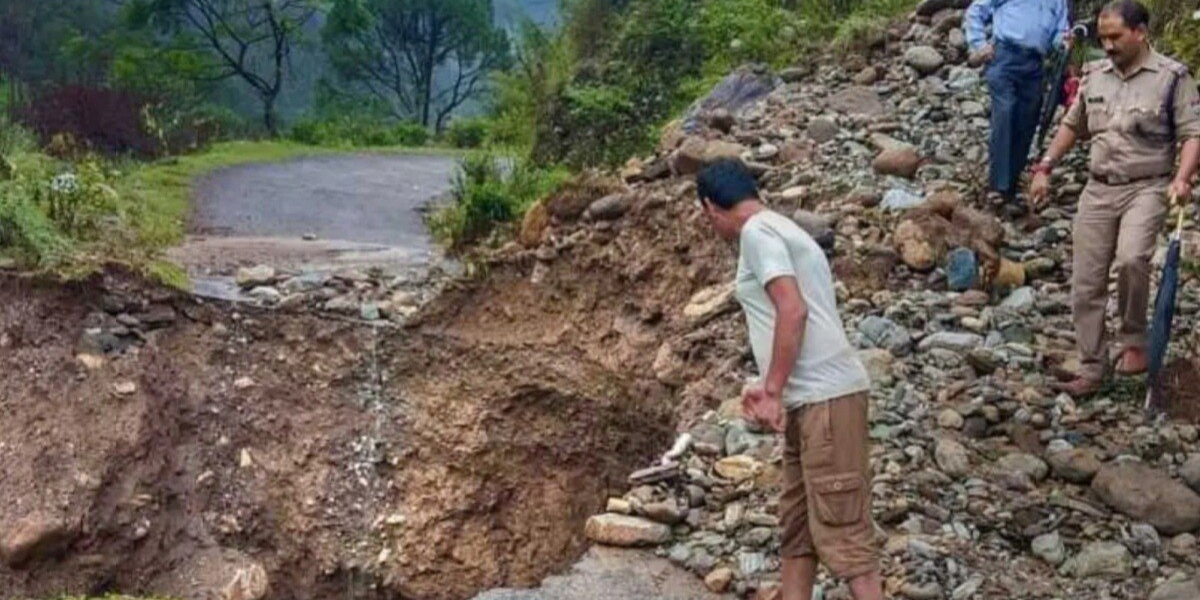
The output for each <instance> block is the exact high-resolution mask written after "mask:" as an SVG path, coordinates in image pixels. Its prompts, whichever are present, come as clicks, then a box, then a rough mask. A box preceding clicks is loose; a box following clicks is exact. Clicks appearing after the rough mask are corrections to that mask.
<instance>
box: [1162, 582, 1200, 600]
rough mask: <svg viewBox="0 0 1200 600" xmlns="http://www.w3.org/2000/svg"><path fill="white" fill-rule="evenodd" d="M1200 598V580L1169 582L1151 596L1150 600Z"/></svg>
mask: <svg viewBox="0 0 1200 600" xmlns="http://www.w3.org/2000/svg"><path fill="white" fill-rule="evenodd" d="M1197 598H1200V579H1184V580H1181V581H1168V582H1166V583H1164V584H1162V585H1160V586H1158V588H1156V589H1155V590H1154V593H1152V594H1150V600H1196V599H1197Z"/></svg>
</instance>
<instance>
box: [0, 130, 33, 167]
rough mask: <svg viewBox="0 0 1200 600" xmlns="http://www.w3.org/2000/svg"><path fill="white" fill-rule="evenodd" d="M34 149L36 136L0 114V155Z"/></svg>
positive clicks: (6, 155) (10, 154)
mask: <svg viewBox="0 0 1200 600" xmlns="http://www.w3.org/2000/svg"><path fill="white" fill-rule="evenodd" d="M36 149H37V138H36V137H35V136H34V135H33V133H32V132H30V131H29V130H28V129H25V128H24V127H22V126H21V125H19V124H17V123H13V122H11V121H9V120H8V119H7V118H5V117H4V116H3V115H0V156H3V157H12V156H13V155H16V154H24V153H27V152H33V151H34V150H36ZM0 179H3V177H0Z"/></svg>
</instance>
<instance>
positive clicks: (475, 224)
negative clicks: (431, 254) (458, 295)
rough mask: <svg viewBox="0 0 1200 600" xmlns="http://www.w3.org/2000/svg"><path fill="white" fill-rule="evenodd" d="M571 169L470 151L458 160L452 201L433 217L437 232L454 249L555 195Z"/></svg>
mask: <svg viewBox="0 0 1200 600" xmlns="http://www.w3.org/2000/svg"><path fill="white" fill-rule="evenodd" d="M567 177H568V173H567V172H566V171H565V170H563V169H559V168H540V167H537V166H534V165H533V164H532V163H530V162H529V161H525V160H518V161H511V160H508V159H501V158H498V157H496V156H494V155H491V154H480V155H474V156H468V157H466V158H464V159H463V160H462V161H460V163H459V172H458V173H457V174H456V175H455V179H454V185H453V189H452V191H451V194H450V196H451V203H450V204H449V205H447V206H444V207H442V208H440V209H439V210H437V211H435V212H434V213H433V214H432V215H431V216H430V218H429V226H430V229H431V230H432V231H433V233H434V236H435V237H436V238H438V239H439V240H441V241H442V243H444V244H445V245H447V246H449V247H450V248H451V249H452V250H458V249H461V248H462V247H463V246H465V245H467V244H471V243H475V242H478V241H480V240H482V239H483V238H485V237H487V236H488V235H490V234H492V233H493V232H495V231H496V230H497V228H498V227H499V226H501V225H504V224H507V223H509V222H512V221H514V220H516V219H518V218H521V217H522V216H524V214H525V211H526V210H528V209H529V207H530V206H532V205H533V204H534V203H535V202H537V201H538V200H540V199H541V198H544V197H546V196H547V195H549V194H551V193H552V192H553V191H554V190H555V189H557V188H558V187H559V186H560V185H562V183H563V182H564V181H566V180H567Z"/></svg>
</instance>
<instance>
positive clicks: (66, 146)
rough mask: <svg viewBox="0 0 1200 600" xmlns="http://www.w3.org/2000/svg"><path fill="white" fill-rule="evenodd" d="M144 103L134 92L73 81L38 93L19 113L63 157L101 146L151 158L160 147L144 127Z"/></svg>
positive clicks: (103, 149) (113, 152) (113, 151)
mask: <svg viewBox="0 0 1200 600" xmlns="http://www.w3.org/2000/svg"><path fill="white" fill-rule="evenodd" d="M146 105H147V102H146V100H145V98H143V97H141V96H139V95H137V94H133V93H130V92H123V91H118V90H110V89H106V88H96V87H87V86H79V85H74V86H63V87H60V88H55V89H52V90H49V91H46V92H43V93H42V94H39V95H38V97H37V98H36V99H35V100H34V102H32V103H30V105H29V106H27V107H25V108H24V109H22V110H19V111H18V112H17V114H18V119H19V121H20V122H21V123H23V124H24V125H25V126H27V127H29V128H30V129H31V130H33V131H34V132H35V133H36V134H37V135H38V137H39V138H40V139H41V142H42V144H43V145H45V146H46V147H47V148H48V149H50V150H51V151H53V152H54V153H57V154H58V155H59V156H60V157H64V158H66V157H73V156H79V155H81V154H85V153H87V152H102V153H105V154H110V155H117V154H131V155H136V156H139V157H147V158H148V157H154V156H157V155H159V154H161V150H162V148H161V146H160V145H159V144H158V142H157V141H156V139H155V137H154V136H153V135H151V133H150V132H149V131H147V129H146V127H145V123H144V120H143V115H144V112H143V109H144V108H145V106H146Z"/></svg>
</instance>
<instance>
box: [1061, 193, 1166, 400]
mask: <svg viewBox="0 0 1200 600" xmlns="http://www.w3.org/2000/svg"><path fill="white" fill-rule="evenodd" d="M1169 182H1170V178H1169V177H1161V178H1153V179H1146V180H1142V181H1136V182H1132V183H1127V184H1123V185H1107V184H1104V183H1101V182H1099V181H1096V180H1094V179H1093V180H1090V181H1088V184H1087V186H1086V187H1084V189H1083V194H1082V195H1081V196H1080V198H1079V209H1078V211H1077V212H1076V215H1075V224H1074V228H1075V233H1074V253H1075V254H1074V261H1073V270H1072V274H1071V303H1072V307H1073V311H1074V318H1075V340H1076V344H1077V345H1078V347H1079V353H1080V357H1081V359H1082V363H1083V370H1082V372H1081V373H1080V375H1081V376H1083V377H1086V378H1089V379H1100V378H1102V377H1104V375H1105V373H1106V371H1107V368H1108V355H1107V351H1108V332H1107V329H1106V327H1105V313H1106V312H1107V308H1108V297H1109V295H1108V281H1109V278H1108V276H1109V271H1110V269H1112V268H1113V267H1114V266H1115V268H1116V272H1117V316H1118V317H1119V319H1120V325H1119V329H1118V332H1117V333H1118V335H1117V341H1118V343H1119V344H1121V345H1122V346H1145V344H1146V315H1147V310H1148V307H1149V303H1150V260H1151V258H1152V257H1153V256H1154V248H1155V245H1156V243H1157V240H1158V234H1159V231H1160V230H1161V229H1162V225H1163V220H1164V218H1165V217H1166V215H1167V208H1168V206H1167V204H1168V200H1167V198H1166V192H1167V187H1168V184H1169Z"/></svg>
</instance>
